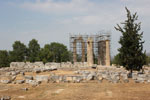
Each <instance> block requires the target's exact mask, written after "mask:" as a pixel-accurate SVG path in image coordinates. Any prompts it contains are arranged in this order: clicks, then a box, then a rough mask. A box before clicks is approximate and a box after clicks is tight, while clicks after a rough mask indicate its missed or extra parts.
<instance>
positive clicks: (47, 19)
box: [0, 0, 150, 55]
mask: <svg viewBox="0 0 150 100" xmlns="http://www.w3.org/2000/svg"><path fill="white" fill-rule="evenodd" d="M125 6H126V7H128V8H129V9H130V10H131V12H132V13H134V12H137V13H138V15H139V21H140V22H142V31H144V35H143V40H145V43H144V49H146V50H147V52H150V41H149V40H150V39H149V38H150V0H0V49H1V50H4V49H6V50H11V49H12V44H13V43H14V41H16V40H20V41H21V42H23V43H25V44H26V45H27V44H28V42H29V41H30V40H31V39H33V38H35V39H37V40H38V42H39V43H40V45H41V47H43V45H44V44H46V43H50V42H53V41H55V42H61V43H64V44H65V45H67V46H68V47H69V33H74V34H78V33H80V34H85V33H87V34H96V33H98V32H99V31H101V30H105V31H111V33H112V41H111V53H112V55H115V54H116V53H117V48H118V47H119V46H120V45H119V44H118V40H119V37H120V35H121V33H119V32H117V31H116V30H115V29H114V26H116V24H117V23H120V22H123V21H124V20H125V19H126V11H125Z"/></svg>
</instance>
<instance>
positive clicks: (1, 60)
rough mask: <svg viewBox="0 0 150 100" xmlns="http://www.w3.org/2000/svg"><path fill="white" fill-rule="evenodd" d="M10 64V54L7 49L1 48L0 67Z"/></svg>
mask: <svg viewBox="0 0 150 100" xmlns="http://www.w3.org/2000/svg"><path fill="white" fill-rule="evenodd" d="M8 66H9V54H8V52H7V51H6V50H0V67H8Z"/></svg>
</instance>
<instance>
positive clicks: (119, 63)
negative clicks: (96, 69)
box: [112, 54, 121, 65]
mask: <svg viewBox="0 0 150 100" xmlns="http://www.w3.org/2000/svg"><path fill="white" fill-rule="evenodd" d="M112 64H116V65H121V62H120V54H117V55H115V56H114V58H113V60H112Z"/></svg>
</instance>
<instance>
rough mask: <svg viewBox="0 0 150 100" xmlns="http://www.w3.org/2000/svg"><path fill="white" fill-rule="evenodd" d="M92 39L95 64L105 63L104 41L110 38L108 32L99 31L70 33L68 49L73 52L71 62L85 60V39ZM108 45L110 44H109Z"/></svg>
mask: <svg viewBox="0 0 150 100" xmlns="http://www.w3.org/2000/svg"><path fill="white" fill-rule="evenodd" d="M88 38H92V40H93V55H94V59H95V60H96V61H94V62H95V63H97V64H101V65H105V64H106V62H105V59H106V57H105V56H106V41H110V40H111V35H110V32H99V33H98V34H95V35H94V34H92V35H81V34H78V35H77V34H70V51H71V52H72V54H73V59H72V61H73V62H80V61H82V62H86V61H87V40H88ZM109 46H110V45H109Z"/></svg>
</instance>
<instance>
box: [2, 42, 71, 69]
mask: <svg viewBox="0 0 150 100" xmlns="http://www.w3.org/2000/svg"><path fill="white" fill-rule="evenodd" d="M12 47H13V50H12V51H9V53H8V52H7V51H5V50H1V51H0V67H5V66H9V63H10V62H22V61H26V60H28V61H30V62H35V61H43V62H44V63H47V62H66V61H70V59H71V58H72V53H71V52H70V51H68V49H67V47H66V46H65V45H63V44H61V43H56V42H53V43H51V44H46V45H45V46H44V48H41V49H40V45H39V44H38V41H37V40H35V39H32V40H31V41H30V42H29V44H28V48H27V47H26V46H25V45H24V44H23V43H21V42H20V41H15V42H14V44H13V46H12ZM26 58H27V59H26Z"/></svg>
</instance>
